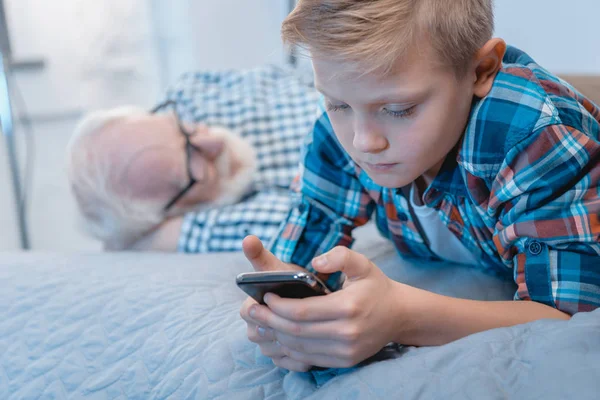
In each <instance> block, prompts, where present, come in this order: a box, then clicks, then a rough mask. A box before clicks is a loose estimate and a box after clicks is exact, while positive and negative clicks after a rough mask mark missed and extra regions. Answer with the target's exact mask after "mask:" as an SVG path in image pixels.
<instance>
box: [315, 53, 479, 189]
mask: <svg viewBox="0 0 600 400" xmlns="http://www.w3.org/2000/svg"><path fill="white" fill-rule="evenodd" d="M421 50H422V49H421ZM433 60H435V56H434V55H432V54H430V52H429V53H428V52H423V51H422V54H419V55H417V54H413V55H412V56H410V57H406V58H404V59H403V60H402V61H403V62H398V63H397V64H396V65H395V66H394V68H393V70H392V73H391V74H389V75H387V76H385V77H382V76H381V75H377V74H376V73H372V74H367V75H361V73H360V72H347V71H348V64H345V63H343V62H339V61H331V60H325V59H323V58H314V59H313V66H314V70H315V82H316V86H317V88H318V89H319V91H320V92H321V93H323V95H324V96H325V99H326V105H327V109H328V114H329V117H330V119H331V123H332V125H333V129H334V131H335V134H336V136H337V138H338V140H339V141H340V143H341V144H342V146H343V147H344V149H345V150H346V152H347V153H348V154H349V155H350V156H351V157H352V159H353V160H354V161H355V162H356V163H357V164H358V165H359V166H360V167H361V168H362V169H364V170H365V171H366V172H367V174H368V175H369V176H370V177H371V178H372V179H373V181H375V183H377V184H379V185H381V186H384V187H389V188H398V187H402V186H404V185H407V184H409V183H411V182H413V181H414V180H415V179H417V178H418V177H419V176H423V178H425V181H426V182H427V183H430V182H431V181H432V180H433V179H434V178H435V176H436V175H437V173H438V172H439V170H440V168H441V165H442V163H443V161H444V159H445V157H446V155H447V154H448V153H449V152H450V151H451V150H452V148H453V147H454V146H455V145H456V143H457V142H458V140H459V139H460V137H461V136H462V134H463V131H464V129H465V127H466V124H467V120H468V117H469V113H470V109H471V103H472V100H473V84H474V79H475V72H474V71H469V73H467V74H465V77H464V78H461V79H459V78H457V77H456V74H455V73H454V71H453V70H452V69H451V68H447V67H442V66H440V65H439V63H436V62H433ZM344 71H346V72H344Z"/></svg>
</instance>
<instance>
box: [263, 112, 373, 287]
mask: <svg viewBox="0 0 600 400" xmlns="http://www.w3.org/2000/svg"><path fill="white" fill-rule="evenodd" d="M319 109H320V114H321V116H320V117H319V118H318V120H317V122H316V123H315V125H314V128H313V130H312V132H311V134H310V135H309V136H308V138H307V140H306V142H305V144H304V147H303V150H302V156H301V165H300V174H299V176H298V177H297V178H296V180H295V181H294V183H293V184H292V199H293V200H292V208H291V210H290V212H289V214H288V216H287V218H286V220H285V222H284V223H283V224H282V225H281V227H280V230H279V233H278V234H277V235H276V236H275V238H274V240H273V241H272V242H271V244H270V245H269V247H270V249H271V251H272V252H273V254H275V256H276V257H278V258H279V259H280V260H282V261H284V262H286V263H293V264H296V265H300V266H302V267H305V268H306V269H308V270H309V271H311V272H315V271H314V269H313V268H312V267H311V265H310V264H311V260H312V259H313V258H314V257H315V256H317V255H319V254H322V253H325V252H327V251H329V250H331V249H332V248H334V247H335V246H347V247H350V246H351V245H352V243H353V239H352V230H353V229H354V228H355V227H358V226H361V225H364V224H365V223H366V222H367V221H368V220H369V218H370V216H371V215H372V213H373V210H374V209H375V203H374V201H373V200H372V199H371V197H370V196H369V195H368V193H367V192H366V191H365V189H364V188H363V186H362V184H361V183H360V181H359V179H358V177H357V175H356V171H357V170H356V167H355V164H354V162H353V161H352V159H351V158H350V157H349V156H348V155H347V154H346V152H345V151H344V150H343V148H342V147H341V145H340V144H339V142H338V141H337V138H336V137H335V134H334V132H333V128H332V126H331V123H330V121H329V118H328V116H327V113H326V112H324V104H323V101H321V102H320V105H319ZM320 277H321V278H322V279H323V280H325V283H326V284H327V285H328V286H329V287H330V288H332V289H334V290H335V289H337V288H339V287H340V285H341V283H342V278H343V277H342V276H341V275H340V274H339V273H337V274H333V275H330V276H320Z"/></svg>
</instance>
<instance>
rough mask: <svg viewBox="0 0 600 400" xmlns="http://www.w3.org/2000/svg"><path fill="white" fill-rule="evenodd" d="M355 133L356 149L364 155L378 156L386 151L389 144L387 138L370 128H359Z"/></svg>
mask: <svg viewBox="0 0 600 400" xmlns="http://www.w3.org/2000/svg"><path fill="white" fill-rule="evenodd" d="M357 128H359V129H355V131H354V140H353V142H352V145H353V146H354V148H355V149H356V150H358V151H360V152H361V153H364V154H377V153H381V152H382V151H384V150H386V149H387V148H388V147H389V143H388V141H387V139H386V137H385V136H383V135H380V134H378V133H376V131H374V130H372V129H369V128H368V127H362V128H361V127H358V126H357Z"/></svg>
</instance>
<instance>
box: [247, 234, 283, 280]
mask: <svg viewBox="0 0 600 400" xmlns="http://www.w3.org/2000/svg"><path fill="white" fill-rule="evenodd" d="M242 249H243V250H244V255H245V256H246V258H247V259H248V261H250V263H251V264H252V266H253V267H254V270H255V271H258V272H261V271H278V270H281V269H284V268H282V267H283V265H282V264H283V263H282V262H281V261H280V260H279V259H278V258H277V257H275V256H274V255H273V253H271V252H270V251H269V250H267V249H265V247H264V246H263V244H262V242H261V241H260V239H259V238H257V237H256V236H247V237H246V238H245V239H244V241H243V242H242Z"/></svg>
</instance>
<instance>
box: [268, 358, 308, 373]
mask: <svg viewBox="0 0 600 400" xmlns="http://www.w3.org/2000/svg"><path fill="white" fill-rule="evenodd" d="M273 363H274V364H275V365H277V366H278V367H280V368H284V369H287V370H289V371H295V372H306V371H308V370H309V369H310V368H311V365H309V364H305V363H302V362H300V361H296V360H293V359H291V358H289V357H281V358H278V359H275V358H274V359H273Z"/></svg>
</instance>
